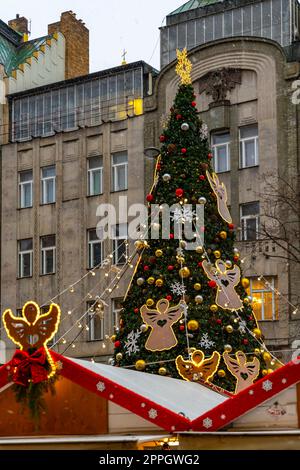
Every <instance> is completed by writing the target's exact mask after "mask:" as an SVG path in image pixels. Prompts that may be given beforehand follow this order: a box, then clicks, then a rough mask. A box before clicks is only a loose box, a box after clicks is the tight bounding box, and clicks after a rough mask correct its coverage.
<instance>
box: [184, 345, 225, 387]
mask: <svg viewBox="0 0 300 470" xmlns="http://www.w3.org/2000/svg"><path fill="white" fill-rule="evenodd" d="M219 363H220V354H219V353H218V351H214V352H213V354H212V355H211V356H210V357H209V358H207V359H205V356H204V353H203V352H202V351H198V350H195V351H193V353H192V356H191V358H190V359H188V360H185V359H184V358H183V357H182V356H178V357H177V358H176V367H177V370H178V373H179V375H180V376H181V377H182V378H183V379H184V380H187V381H188V382H199V383H201V382H209V380H211V379H212V378H213V376H214V374H215V372H216V371H217V369H218V367H219Z"/></svg>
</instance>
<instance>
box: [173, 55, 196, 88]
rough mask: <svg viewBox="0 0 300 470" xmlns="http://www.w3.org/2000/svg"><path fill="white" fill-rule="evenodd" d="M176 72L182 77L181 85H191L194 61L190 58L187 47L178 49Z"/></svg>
mask: <svg viewBox="0 0 300 470" xmlns="http://www.w3.org/2000/svg"><path fill="white" fill-rule="evenodd" d="M177 59H178V62H177V65H176V73H177V75H179V77H180V78H181V85H191V83H192V78H191V71H192V68H193V66H192V62H191V61H190V60H189V59H188V56H187V50H186V47H185V48H184V49H183V50H182V51H180V50H179V49H177Z"/></svg>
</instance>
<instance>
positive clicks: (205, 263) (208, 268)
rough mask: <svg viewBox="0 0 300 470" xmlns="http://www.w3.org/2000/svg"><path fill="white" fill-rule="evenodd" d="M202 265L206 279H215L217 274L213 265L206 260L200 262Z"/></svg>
mask: <svg viewBox="0 0 300 470" xmlns="http://www.w3.org/2000/svg"><path fill="white" fill-rule="evenodd" d="M202 266H203V269H204V271H205V274H206V276H207V277H208V279H210V280H211V281H216V280H217V279H218V276H217V275H216V274H215V272H214V267H213V266H211V265H210V263H208V261H206V260H204V261H203V262H202Z"/></svg>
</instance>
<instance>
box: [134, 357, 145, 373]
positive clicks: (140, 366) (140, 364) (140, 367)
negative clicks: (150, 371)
mask: <svg viewBox="0 0 300 470" xmlns="http://www.w3.org/2000/svg"><path fill="white" fill-rule="evenodd" d="M135 368H136V370H145V369H146V362H145V361H144V360H143V359H139V360H138V361H136V363H135Z"/></svg>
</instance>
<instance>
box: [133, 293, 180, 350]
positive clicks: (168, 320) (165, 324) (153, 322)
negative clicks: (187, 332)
mask: <svg viewBox="0 0 300 470" xmlns="http://www.w3.org/2000/svg"><path fill="white" fill-rule="evenodd" d="M185 308H186V305H185V302H184V301H181V302H180V303H179V304H178V305H175V306H174V307H170V305H169V301H168V300H167V299H161V300H159V301H158V302H157V304H156V310H155V309H150V308H148V307H147V305H143V306H142V307H141V309H140V312H141V316H142V318H143V320H144V322H145V323H146V325H148V326H149V327H150V328H151V333H150V335H149V337H148V339H147V341H146V344H145V348H146V349H148V350H149V351H165V350H168V349H172V348H174V346H176V344H177V343H178V340H177V338H176V336H175V333H174V331H173V328H172V327H173V325H174V324H175V323H177V322H178V320H180V318H181V317H182V315H183V313H184V311H185Z"/></svg>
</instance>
